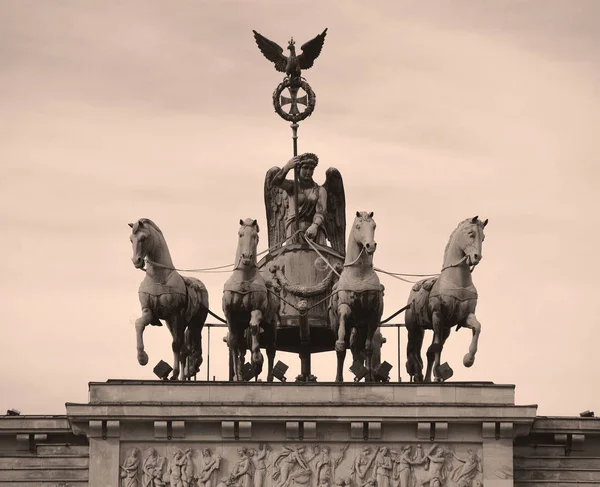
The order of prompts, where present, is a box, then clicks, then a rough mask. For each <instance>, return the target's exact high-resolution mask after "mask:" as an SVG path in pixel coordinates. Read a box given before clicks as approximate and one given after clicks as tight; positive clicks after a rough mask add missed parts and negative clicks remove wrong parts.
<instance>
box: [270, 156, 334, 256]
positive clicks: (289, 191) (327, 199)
mask: <svg viewBox="0 0 600 487" xmlns="http://www.w3.org/2000/svg"><path fill="white" fill-rule="evenodd" d="M318 163H319V159H318V157H317V156H316V155H315V154H311V153H306V154H302V155H300V156H297V157H294V158H292V159H290V160H289V161H288V162H287V163H286V164H285V166H283V168H279V167H273V168H271V169H269V171H268V172H267V175H266V177H265V206H266V211H267V224H268V228H269V248H273V247H276V246H279V245H282V244H283V242H285V241H286V240H288V241H289V243H303V242H304V238H303V236H302V235H294V232H295V231H296V228H297V229H298V230H299V232H300V233H301V234H304V235H305V236H306V237H307V238H309V239H311V240H312V241H314V242H315V243H317V244H319V245H323V246H325V245H327V240H329V242H330V243H331V246H332V247H333V249H334V250H335V251H337V252H338V253H340V254H342V255H343V254H344V245H345V232H346V217H345V201H344V185H343V182H342V177H341V175H340V173H339V171H337V169H334V168H331V169H329V170H328V171H327V181H326V183H325V185H323V186H320V185H319V184H317V183H316V182H315V181H314V180H313V173H314V169H315V167H316V166H317V164H318ZM294 168H297V169H298V182H297V187H296V184H295V183H294V181H293V180H289V179H287V178H286V176H287V174H288V173H289V172H290V171H291V170H292V169H294ZM296 191H297V193H298V194H297V203H298V208H297V211H296V198H295V193H296ZM296 216H297V218H298V222H296ZM296 223H297V224H296Z"/></svg>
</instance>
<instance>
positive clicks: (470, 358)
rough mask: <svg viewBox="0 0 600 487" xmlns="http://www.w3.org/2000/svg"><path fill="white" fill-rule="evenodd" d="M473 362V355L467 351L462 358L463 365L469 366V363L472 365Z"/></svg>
mask: <svg viewBox="0 0 600 487" xmlns="http://www.w3.org/2000/svg"><path fill="white" fill-rule="evenodd" d="M474 362H475V355H473V354H472V353H467V354H466V355H465V356H464V358H463V365H464V366H465V367H471V365H473V363H474Z"/></svg>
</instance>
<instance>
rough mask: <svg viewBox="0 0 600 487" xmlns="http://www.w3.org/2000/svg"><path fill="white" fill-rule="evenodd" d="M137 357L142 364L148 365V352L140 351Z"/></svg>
mask: <svg viewBox="0 0 600 487" xmlns="http://www.w3.org/2000/svg"><path fill="white" fill-rule="evenodd" d="M137 358H138V363H139V364H140V365H146V364H147V363H148V354H147V353H146V352H143V351H142V352H138V357H137Z"/></svg>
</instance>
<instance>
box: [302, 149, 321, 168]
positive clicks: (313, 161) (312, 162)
mask: <svg viewBox="0 0 600 487" xmlns="http://www.w3.org/2000/svg"><path fill="white" fill-rule="evenodd" d="M298 158H299V160H300V167H302V166H311V167H313V168H314V167H316V166H317V165H318V164H319V158H318V157H317V155H316V154H313V153H312V152H306V153H304V154H301V155H300V156H298Z"/></svg>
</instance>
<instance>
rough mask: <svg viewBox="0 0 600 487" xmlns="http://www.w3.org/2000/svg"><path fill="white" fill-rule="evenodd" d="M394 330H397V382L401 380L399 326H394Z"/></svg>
mask: <svg viewBox="0 0 600 487" xmlns="http://www.w3.org/2000/svg"><path fill="white" fill-rule="evenodd" d="M396 331H397V332H398V382H402V377H400V327H399V326H398V327H396Z"/></svg>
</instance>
